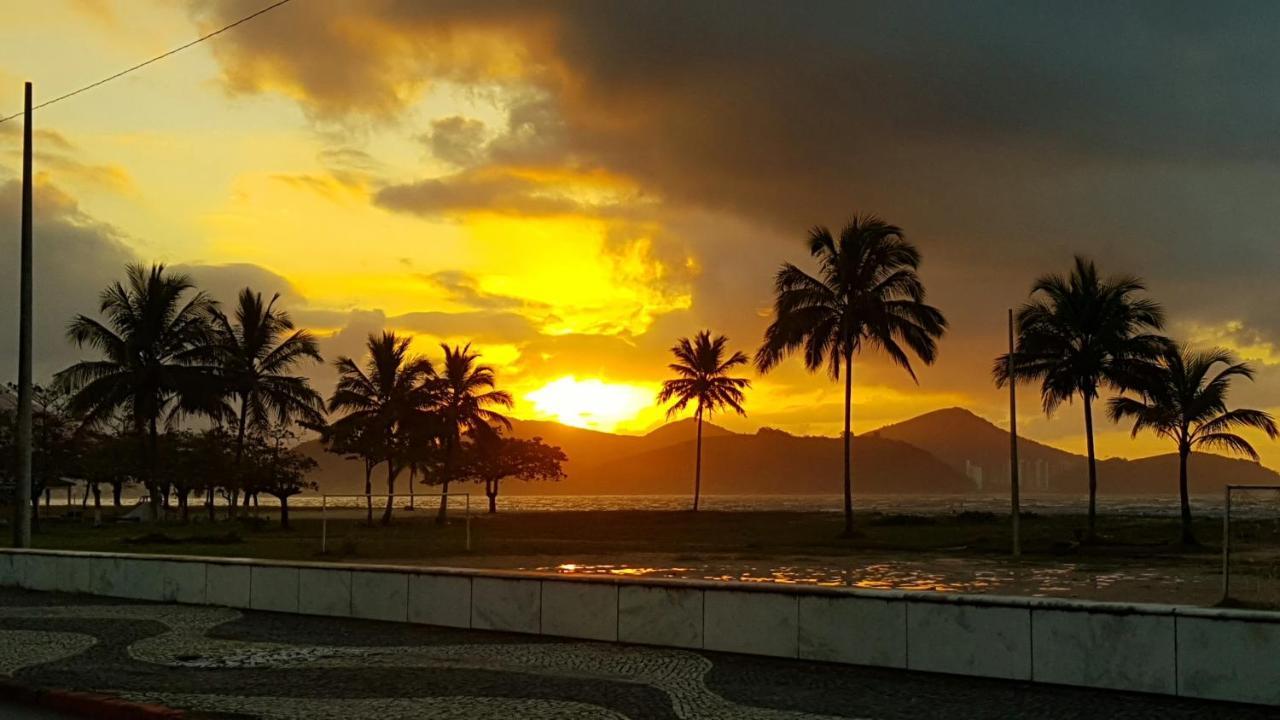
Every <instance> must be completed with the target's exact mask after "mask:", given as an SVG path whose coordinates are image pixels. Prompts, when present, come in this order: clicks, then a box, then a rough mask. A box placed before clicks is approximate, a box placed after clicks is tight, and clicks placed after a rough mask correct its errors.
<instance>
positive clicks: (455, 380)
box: [433, 343, 513, 523]
mask: <svg viewBox="0 0 1280 720" xmlns="http://www.w3.org/2000/svg"><path fill="white" fill-rule="evenodd" d="M440 347H441V348H442V349H443V350H444V364H443V365H442V366H441V374H440V377H439V379H438V381H437V382H436V383H435V385H436V386H437V388H438V394H437V397H436V400H435V403H434V406H433V407H434V410H435V412H436V413H438V415H439V421H440V422H441V423H442V430H443V432H442V434H443V441H442V442H443V448H444V471H443V473H442V474H441V484H442V486H443V487H442V489H441V493H442V494H441V496H440V511H439V514H438V515H437V516H436V522H439V523H443V522H444V521H445V519H446V518H447V516H448V512H449V481H450V480H451V479H452V478H453V476H454V475H455V473H456V472H457V469H458V462H459V460H460V458H459V457H458V454H459V453H460V452H461V450H462V438H463V436H464V435H466V434H468V433H469V434H471V435H473V436H478V435H479V434H481V433H486V432H492V431H493V430H494V429H495V428H503V429H506V430H510V429H511V421H510V420H508V419H507V417H506V416H505V415H502V414H501V413H499V412H497V411H496V410H493V409H492V408H494V407H501V408H509V407H511V406H512V404H513V401H512V399H511V394H510V393H508V392H507V391H505V390H495V389H494V387H495V385H496V381H495V379H494V372H493V368H491V367H489V366H488V365H480V364H477V362H476V361H477V360H478V359H479V358H480V355H479V353H474V352H472V351H471V344H470V343H467V344H466V345H465V346H463V347H457V346H455V347H449V346H448V345H443V344H442V345H441V346H440Z"/></svg>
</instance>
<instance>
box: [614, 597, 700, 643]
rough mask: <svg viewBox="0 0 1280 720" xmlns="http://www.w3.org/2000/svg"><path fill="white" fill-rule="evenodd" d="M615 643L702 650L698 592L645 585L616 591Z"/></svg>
mask: <svg viewBox="0 0 1280 720" xmlns="http://www.w3.org/2000/svg"><path fill="white" fill-rule="evenodd" d="M618 640H620V641H621V642H627V643H638V644H641V645H665V646H668V647H682V648H700V647H702V590H701V589H698V588H675V587H649V586H645V585H623V586H621V587H619V588H618Z"/></svg>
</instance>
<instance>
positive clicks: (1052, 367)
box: [992, 256, 1168, 539]
mask: <svg viewBox="0 0 1280 720" xmlns="http://www.w3.org/2000/svg"><path fill="white" fill-rule="evenodd" d="M1145 289H1146V286H1144V285H1143V283H1142V281H1141V280H1139V279H1138V278H1136V277H1134V276H1131V275H1117V276H1114V277H1109V278H1103V277H1101V276H1100V275H1099V274H1098V269H1097V267H1096V266H1095V265H1094V264H1093V262H1092V261H1090V260H1087V259H1085V258H1083V257H1080V256H1076V258H1075V264H1074V266H1073V267H1072V269H1071V272H1070V273H1069V274H1068V275H1065V276H1064V275H1044V276H1042V277H1040V278H1038V279H1037V280H1036V281H1035V283H1034V284H1033V285H1032V288H1031V300H1030V301H1028V302H1027V303H1026V304H1024V305H1023V306H1022V307H1021V308H1020V309H1019V310H1018V334H1017V342H1016V344H1015V345H1014V353H1013V363H1012V370H1013V378H1014V379H1015V380H1017V381H1021V382H1034V381H1039V382H1040V397H1041V400H1042V402H1043V404H1044V411H1045V413H1047V414H1051V413H1053V411H1054V410H1056V409H1057V408H1058V406H1059V405H1061V404H1062V403H1063V402H1071V401H1072V400H1073V399H1074V398H1076V397H1079V398H1080V400H1081V404H1082V405H1084V428H1085V444H1086V448H1087V450H1088V455H1089V537H1090V538H1091V539H1092V538H1093V537H1095V531H1096V527H1097V497H1098V469H1097V460H1096V457H1095V452H1094V445H1093V401H1094V400H1096V399H1097V398H1098V393H1099V392H1100V391H1101V390H1102V389H1103V388H1104V387H1107V386H1110V387H1112V388H1115V389H1117V390H1124V389H1125V388H1127V387H1129V386H1130V385H1131V383H1132V380H1133V378H1134V377H1135V372H1136V371H1137V370H1138V369H1139V368H1140V367H1141V366H1142V365H1143V363H1145V362H1148V361H1150V360H1151V359H1152V358H1155V357H1157V356H1159V354H1160V353H1161V352H1162V351H1163V349H1164V348H1165V346H1166V345H1167V344H1168V340H1167V339H1165V338H1164V337H1162V336H1160V335H1157V334H1155V331H1158V330H1160V328H1161V327H1163V326H1164V311H1163V310H1162V309H1161V307H1160V305H1159V304H1157V303H1156V302H1155V301H1153V300H1149V299H1147V298H1144V297H1140V293H1142V292H1143V291H1144V290H1145ZM1009 371H1010V363H1009V357H1008V356H1007V355H1001V356H1000V357H998V358H996V361H995V366H994V368H993V370H992V373H993V375H994V376H995V380H996V384H997V385H999V386H1001V387H1003V386H1004V384H1005V383H1006V382H1008V381H1009Z"/></svg>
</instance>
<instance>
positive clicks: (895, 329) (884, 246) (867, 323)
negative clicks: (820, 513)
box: [755, 215, 947, 534]
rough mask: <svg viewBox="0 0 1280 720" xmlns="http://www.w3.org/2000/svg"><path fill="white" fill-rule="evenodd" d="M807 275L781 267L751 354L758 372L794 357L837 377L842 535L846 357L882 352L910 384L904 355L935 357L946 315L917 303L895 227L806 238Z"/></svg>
mask: <svg viewBox="0 0 1280 720" xmlns="http://www.w3.org/2000/svg"><path fill="white" fill-rule="evenodd" d="M809 254H810V255H812V256H813V257H814V259H816V260H817V261H818V275H817V276H816V277H815V276H813V275H810V274H808V273H806V272H805V271H803V270H801V269H800V268H798V267H796V266H795V265H792V264H791V263H785V264H784V265H783V266H782V269H781V270H779V271H778V274H777V277H776V279H775V282H774V295H775V297H774V305H773V315H774V319H773V322H772V323H771V324H770V325H769V327H768V328H767V329H766V330H765V334H764V343H763V344H762V345H761V346H760V349H759V351H757V352H756V358H755V360H756V367H757V368H758V369H759V370H760V372H762V373H765V372H768V371H770V370H772V369H773V368H774V367H776V366H777V365H778V363H780V362H781V361H782V360H783V358H785V357H787V356H788V355H791V354H794V353H800V354H801V356H802V357H803V358H804V365H805V367H806V368H807V369H808V370H809V371H810V372H817V371H818V370H820V369H822V367H823V366H824V365H825V366H826V368H827V374H828V375H829V376H830V377H831V379H832V380H839V379H840V377H841V374H842V373H843V375H844V434H843V439H844V443H843V444H844V478H843V480H844V525H845V527H844V532H845V533H846V534H851V533H852V532H853V487H852V483H851V479H850V478H851V469H850V466H851V460H850V445H851V438H852V433H851V431H850V428H849V426H850V412H851V410H852V407H853V358H854V356H855V355H857V354H859V353H860V352H862V351H863V350H866V349H873V350H879V351H881V352H883V353H884V354H885V355H887V356H888V357H889V359H890V360H892V361H893V362H894V363H895V364H897V365H899V366H900V367H902V368H903V369H904V370H906V371H907V373H908V374H910V375H911V377H912V379H915V371H914V370H913V369H912V367H911V359H910V357H909V356H908V352H910V353H912V354H914V355H915V356H916V357H918V358H919V359H920V360H921V361H923V362H924V363H925V364H932V363H933V361H934V359H935V358H936V357H937V354H938V346H937V340H938V338H940V337H942V335H943V333H944V332H945V331H946V328H947V321H946V318H944V317H943V315H942V313H941V312H940V311H939V310H938V309H937V308H935V307H933V306H932V305H928V304H926V303H925V301H924V300H925V290H924V283H923V282H922V281H921V280H920V277H919V275H917V274H916V271H917V270H918V269H919V267H920V251H919V250H917V249H916V247H915V246H914V245H912V244H911V243H910V242H908V241H907V239H906V237H905V236H904V234H903V232H902V229H901V228H898V227H897V226H895V225H890V224H888V223H886V222H884V221H883V220H881V219H880V218H878V217H875V216H872V215H866V216H855V217H854V219H853V220H851V221H850V222H849V224H848V225H845V227H844V228H843V229H842V230H841V231H840V237H839V238H838V239H837V238H835V237H833V236H832V234H831V231H830V230H828V229H827V228H825V227H821V226H819V227H815V228H814V229H813V230H812V231H811V232H810V233H809Z"/></svg>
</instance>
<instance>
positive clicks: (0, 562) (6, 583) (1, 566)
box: [0, 552, 18, 587]
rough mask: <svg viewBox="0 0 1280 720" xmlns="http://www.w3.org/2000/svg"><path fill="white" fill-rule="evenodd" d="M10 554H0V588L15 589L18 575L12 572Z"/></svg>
mask: <svg viewBox="0 0 1280 720" xmlns="http://www.w3.org/2000/svg"><path fill="white" fill-rule="evenodd" d="M15 557H16V556H15V555H13V554H11V553H6V552H0V587H17V586H18V575H17V573H16V572H15V571H14V558H15Z"/></svg>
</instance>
